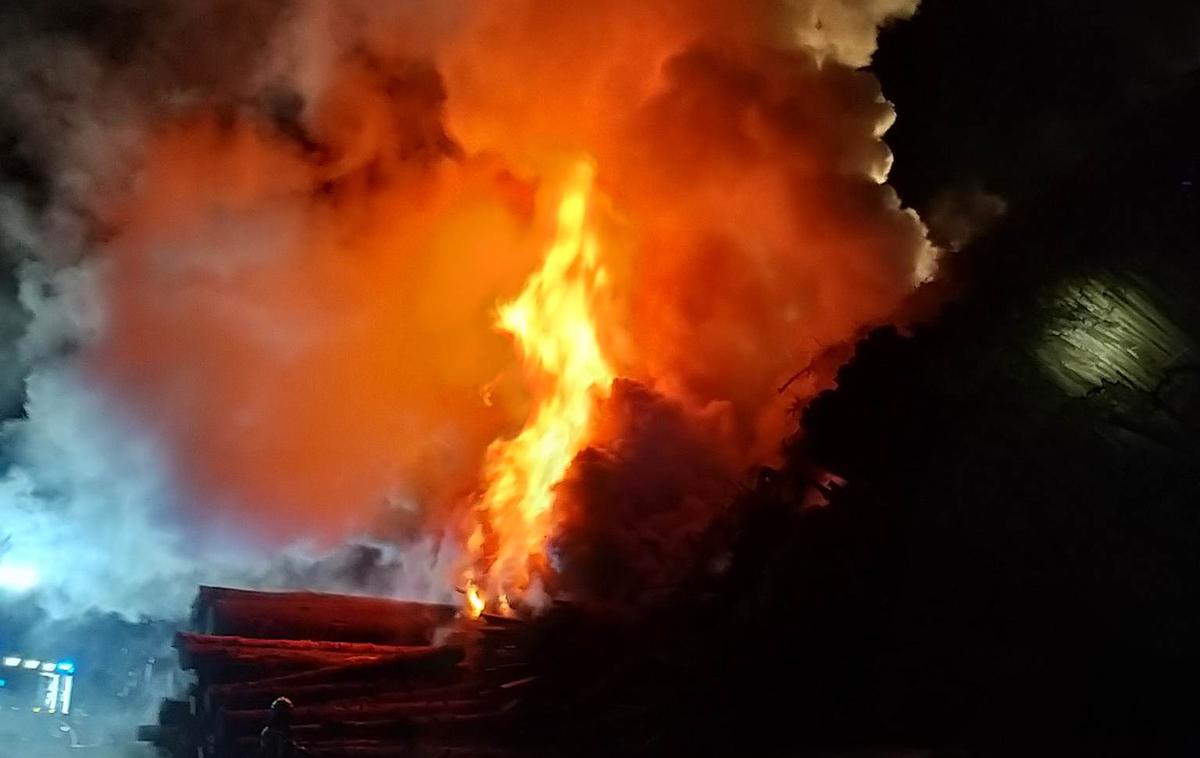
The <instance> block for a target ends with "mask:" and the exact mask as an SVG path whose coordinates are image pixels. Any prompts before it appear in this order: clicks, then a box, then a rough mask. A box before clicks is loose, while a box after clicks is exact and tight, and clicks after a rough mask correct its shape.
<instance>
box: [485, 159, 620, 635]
mask: <svg viewBox="0 0 1200 758" xmlns="http://www.w3.org/2000/svg"><path fill="white" fill-rule="evenodd" d="M593 180H594V169H593V167H592V165H591V164H590V163H589V162H583V163H581V164H580V165H578V166H577V167H576V168H575V170H574V171H573V172H572V175H571V177H570V178H569V180H568V182H567V184H566V187H565V190H564V193H563V197H562V200H561V202H560V203H559V206H558V215H557V229H556V231H555V236H554V240H553V242H552V244H551V245H550V247H549V249H548V250H547V251H546V255H545V259H544V261H543V263H542V267H541V269H540V270H539V271H536V272H535V273H534V274H533V275H532V276H530V278H529V280H528V281H527V282H526V283H525V287H524V289H523V290H522V291H521V293H520V294H519V295H518V296H517V297H516V299H514V300H512V301H511V302H509V303H505V304H504V305H502V306H501V307H500V310H499V316H498V319H497V327H498V328H499V329H500V330H502V331H504V332H506V333H508V334H510V335H512V337H513V338H514V339H515V341H516V343H517V348H518V350H519V351H520V354H521V358H522V361H523V362H524V365H525V369H526V371H527V373H528V374H529V375H530V377H531V379H532V380H533V381H532V382H531V383H532V384H534V386H535V387H537V388H538V390H537V391H535V397H534V407H533V410H532V411H531V413H530V416H529V419H528V420H527V421H526V423H525V427H524V428H523V429H522V430H521V432H520V433H519V434H518V435H517V436H515V437H513V438H511V439H500V440H497V441H495V442H493V443H492V444H491V446H490V447H489V448H488V452H487V460H486V464H485V472H484V473H485V481H486V490H485V491H484V493H483V496H482V498H481V499H480V501H479V504H478V507H477V516H478V518H479V522H480V523H479V525H478V526H477V527H476V529H475V532H474V534H473V535H472V537H471V539H470V540H469V542H468V549H469V550H470V552H471V554H472V558H473V559H474V568H473V569H471V570H469V571H468V575H467V584H468V597H469V598H471V602H470V607H469V608H468V610H469V611H470V613H471V615H473V616H478V615H479V613H481V612H482V610H483V607H484V604H486V603H488V602H489V599H491V598H495V599H496V601H497V602H496V605H497V607H498V608H500V609H503V608H504V607H506V606H507V597H509V596H512V595H514V594H515V595H519V594H520V593H521V592H523V591H524V590H527V589H528V588H529V587H530V585H531V583H532V582H533V581H534V579H535V574H536V570H535V568H534V567H533V564H535V563H536V562H538V561H539V560H542V559H544V557H545V551H546V544H547V541H548V539H549V538H550V536H551V534H552V531H553V529H554V526H555V520H554V513H553V509H554V498H555V495H554V488H555V486H556V485H557V484H558V483H559V482H561V481H562V479H563V477H564V476H565V475H566V473H567V470H568V468H569V467H570V465H571V461H572V460H573V459H574V458H575V456H576V455H577V454H578V453H579V451H580V450H582V449H583V447H584V446H585V445H586V444H587V437H588V433H589V430H590V427H591V424H592V415H593V411H594V409H595V405H596V402H597V401H598V400H599V399H602V398H604V397H607V396H608V394H609V392H610V391H611V389H612V383H613V378H614V376H613V370H612V368H611V366H610V365H609V363H608V360H607V359H606V358H605V356H604V351H603V350H602V349H601V345H600V340H599V338H598V336H597V331H596V323H595V314H594V312H593V311H594V307H593V306H594V303H595V302H596V296H597V293H598V292H600V291H601V290H602V289H603V288H604V287H605V286H606V284H607V274H606V272H605V269H604V267H603V265H602V263H601V261H600V244H599V239H598V237H597V235H596V232H595V230H594V228H593V226H592V224H591V220H590V218H589V210H590V208H591V205H592V194H593ZM477 572H478V573H477Z"/></svg>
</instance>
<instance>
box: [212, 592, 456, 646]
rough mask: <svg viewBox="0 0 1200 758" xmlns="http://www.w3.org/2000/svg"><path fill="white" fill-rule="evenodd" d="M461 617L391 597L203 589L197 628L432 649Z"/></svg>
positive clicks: (453, 610)
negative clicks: (438, 636) (443, 631)
mask: <svg viewBox="0 0 1200 758" xmlns="http://www.w3.org/2000/svg"><path fill="white" fill-rule="evenodd" d="M457 614H458V608H457V607H456V606H452V605H438V604H432V603H414V602H406V601H400V600H391V599H388V598H378V597H358V596H350V595H329V594H324V593H318V592H257V591H252V590H236V589H228V588H224V587H201V588H200V593H199V595H198V596H197V598H196V601H195V603H193V605H192V628H193V629H195V630H196V631H198V632H200V633H202V634H215V635H232V636H240V637H261V638H272V639H289V640H329V641H338V642H366V643H376V644H390V645H427V644H430V643H431V642H432V640H433V637H434V635H435V633H436V632H437V630H438V629H439V628H441V627H444V626H446V625H447V624H450V623H451V622H453V620H454V619H455V617H456V615H457Z"/></svg>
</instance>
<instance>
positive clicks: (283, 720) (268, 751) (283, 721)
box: [258, 697, 308, 758]
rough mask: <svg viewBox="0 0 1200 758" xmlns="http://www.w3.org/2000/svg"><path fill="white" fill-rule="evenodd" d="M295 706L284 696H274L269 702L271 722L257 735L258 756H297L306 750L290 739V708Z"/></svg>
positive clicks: (263, 757) (296, 757)
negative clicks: (273, 700) (272, 700)
mask: <svg viewBox="0 0 1200 758" xmlns="http://www.w3.org/2000/svg"><path fill="white" fill-rule="evenodd" d="M293 708H295V706H294V705H293V704H292V701H291V700H289V699H288V698H286V697H278V698H275V702H273V703H271V723H269V724H267V726H266V728H264V729H263V730H262V733H261V734H259V736H258V758H299V756H305V755H308V751H307V750H305V749H304V748H302V747H300V746H298V745H297V744H296V743H295V741H294V740H293V739H292V709H293Z"/></svg>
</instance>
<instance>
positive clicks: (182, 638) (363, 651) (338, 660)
mask: <svg viewBox="0 0 1200 758" xmlns="http://www.w3.org/2000/svg"><path fill="white" fill-rule="evenodd" d="M175 649H176V650H178V651H179V665H180V667H181V668H183V669H191V670H195V669H197V668H200V667H213V666H230V665H234V664H242V665H243V666H245V667H255V666H261V667H265V668H270V667H272V666H273V665H274V666H282V667H290V668H293V669H294V668H297V667H299V668H324V667H328V666H336V665H339V664H343V663H351V662H355V661H358V662H369V661H380V660H384V659H400V658H413V659H417V658H424V657H428V655H429V654H430V653H431V652H432V651H434V650H436V648H432V647H430V646H428V645H414V646H400V645H374V644H366V643H348V642H324V641H313V640H274V639H270V640H268V639H253V638H246V637H217V636H208V635H196V634H189V633H186V632H181V633H179V634H177V635H176V636H175Z"/></svg>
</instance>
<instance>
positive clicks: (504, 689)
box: [139, 587, 540, 758]
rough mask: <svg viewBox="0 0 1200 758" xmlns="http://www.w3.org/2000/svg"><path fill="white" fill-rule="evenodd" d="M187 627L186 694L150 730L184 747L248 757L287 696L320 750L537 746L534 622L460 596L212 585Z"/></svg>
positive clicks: (350, 752)
mask: <svg viewBox="0 0 1200 758" xmlns="http://www.w3.org/2000/svg"><path fill="white" fill-rule="evenodd" d="M191 627H192V631H189V632H181V633H180V634H178V635H177V637H176V641H175V647H176V649H177V651H178V654H179V663H180V667H181V668H183V669H184V670H186V671H190V672H193V673H194V677H195V680H194V683H193V684H192V685H191V687H190V689H189V691H188V693H187V697H186V699H181V700H166V701H164V702H163V704H162V707H161V708H160V712H159V723H158V724H157V725H155V726H149V727H143V728H142V729H141V730H140V732H139V738H140V739H142V740H143V741H147V742H152V743H154V744H155V745H157V746H158V748H159V750H160V752H161V753H163V754H165V755H169V756H172V758H183V757H184V756H186V757H187V758H196V757H197V756H201V758H248V757H249V756H254V755H255V751H256V746H257V738H258V734H259V732H260V731H261V730H262V729H263V727H264V726H266V725H267V723H268V722H269V720H270V715H271V714H270V705H271V703H272V701H273V700H274V699H275V698H277V697H280V696H286V697H288V698H289V699H291V700H292V701H293V702H294V703H295V709H294V711H293V720H292V721H293V726H292V736H293V738H294V739H295V741H296V742H297V743H298V744H299V745H300V746H302V747H303V748H304V749H305V750H307V751H308V753H309V754H310V755H312V756H314V757H315V758H324V757H328V758H333V756H339V757H341V756H344V757H346V758H386V757H390V756H445V757H446V758H451V757H456V756H462V757H463V758H466V757H467V756H501V755H505V756H506V755H532V754H535V753H537V752H540V751H536V750H534V748H533V746H532V741H531V740H530V739H529V738H528V736H529V734H530V730H527V729H526V728H525V726H524V724H525V723H526V718H525V717H524V716H523V715H522V714H523V713H524V710H523V709H522V708H520V707H519V706H520V705H521V701H522V698H523V693H524V692H525V690H526V689H527V688H528V686H529V685H530V684H531V683H533V682H535V680H536V677H533V676H531V675H530V674H529V671H528V668H527V663H526V662H525V651H524V649H523V639H524V638H525V636H526V635H524V633H523V631H524V627H525V625H524V624H522V623H520V622H514V621H512V620H510V619H502V618H495V617H486V616H485V617H484V618H482V619H477V620H466V619H461V618H459V617H458V614H457V609H456V608H454V607H452V606H444V605H431V604H423V603H407V602H399V601H393V600H387V599H382V598H368V597H352V596H342V595H327V594H317V593H308V592H286V593H265V592H250V591H244V590H230V589H223V588H217V587H204V588H201V590H200V594H199V596H198V597H197V599H196V603H195V605H194V607H193V614H192V620H191Z"/></svg>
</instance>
